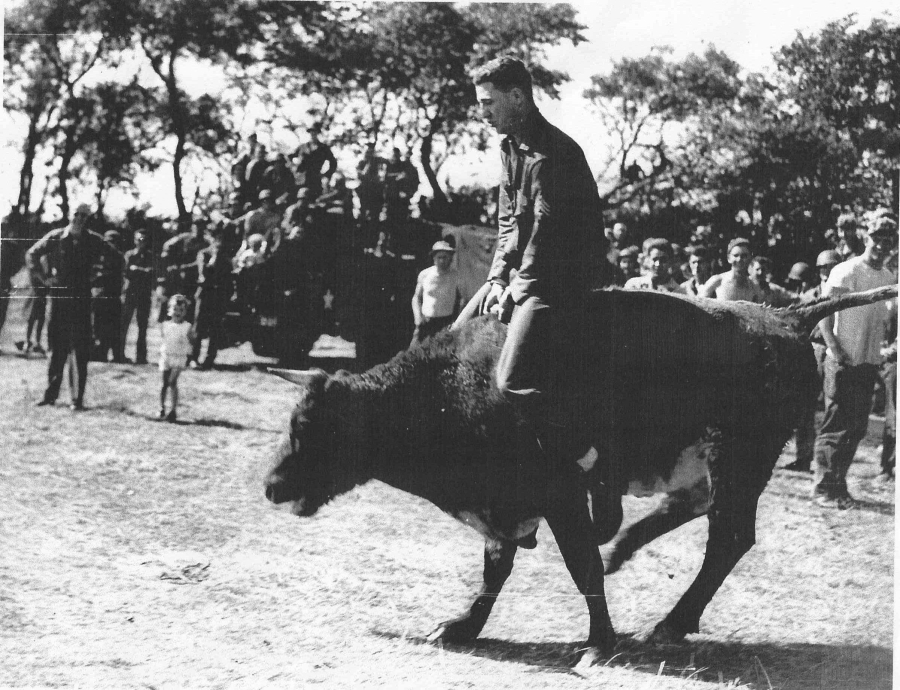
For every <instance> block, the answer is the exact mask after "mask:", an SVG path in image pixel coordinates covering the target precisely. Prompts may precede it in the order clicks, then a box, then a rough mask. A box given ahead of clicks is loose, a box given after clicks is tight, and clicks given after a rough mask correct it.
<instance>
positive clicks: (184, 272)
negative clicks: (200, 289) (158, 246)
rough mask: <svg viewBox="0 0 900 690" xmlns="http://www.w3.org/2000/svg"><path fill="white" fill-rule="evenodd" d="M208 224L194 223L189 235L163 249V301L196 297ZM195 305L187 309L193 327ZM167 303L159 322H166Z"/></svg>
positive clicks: (176, 237) (161, 308)
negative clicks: (199, 267) (178, 297)
mask: <svg viewBox="0 0 900 690" xmlns="http://www.w3.org/2000/svg"><path fill="white" fill-rule="evenodd" d="M205 229H206V221H204V220H199V219H198V220H197V221H195V222H194V223H193V224H192V226H191V229H190V230H189V231H188V232H182V233H180V234H178V235H176V236H175V237H173V238H172V239H170V240H167V241H166V243H165V244H164V245H163V248H162V253H161V254H160V259H161V260H162V263H163V266H165V271H166V275H165V278H164V283H163V284H164V295H165V297H164V299H167V298H168V297H169V296H170V295H175V294H181V295H190V296H191V297H193V295H194V293H195V292H197V280H198V275H197V254H198V253H199V252H200V250H201V249H203V248H204V247H205V246H206V239H205V238H204V234H205V233H204V231H205ZM194 307H195V305H194V304H190V305H189V306H188V312H187V320H188V321H190V322H191V323H194V313H195V312H194ZM167 309H168V307H167V303H166V302H165V301H164V302H163V303H162V304H161V305H160V308H159V320H160V321H165V320H166V314H167V313H168V311H167Z"/></svg>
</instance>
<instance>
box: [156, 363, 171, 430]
mask: <svg viewBox="0 0 900 690" xmlns="http://www.w3.org/2000/svg"><path fill="white" fill-rule="evenodd" d="M171 374H172V370H171V369H163V371H162V388H161V389H160V391H159V418H160V419H162V418H163V417H165V416H166V392H167V391H168V390H169V377H170V375H171Z"/></svg>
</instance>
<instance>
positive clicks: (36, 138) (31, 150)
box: [14, 117, 41, 218]
mask: <svg viewBox="0 0 900 690" xmlns="http://www.w3.org/2000/svg"><path fill="white" fill-rule="evenodd" d="M40 139H41V133H40V132H39V131H38V126H37V119H36V118H34V117H32V119H31V122H30V123H29V124H28V136H26V137H25V147H24V150H23V151H22V153H23V160H22V169H21V171H20V172H19V198H18V200H17V201H16V207H15V209H14V212H15V213H16V215H18V216H19V217H20V218H25V217H26V216H27V215H28V211H29V207H30V206H31V187H32V184H33V183H34V159H35V156H36V155H37V147H38V143H39V142H40Z"/></svg>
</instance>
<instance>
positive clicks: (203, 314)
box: [192, 230, 231, 369]
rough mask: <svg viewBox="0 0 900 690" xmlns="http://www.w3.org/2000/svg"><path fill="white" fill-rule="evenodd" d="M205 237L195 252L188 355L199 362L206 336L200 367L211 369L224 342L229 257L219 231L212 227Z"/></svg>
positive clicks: (229, 271)
mask: <svg viewBox="0 0 900 690" xmlns="http://www.w3.org/2000/svg"><path fill="white" fill-rule="evenodd" d="M207 239H208V241H209V244H208V246H206V247H204V248H203V249H201V250H200V251H199V252H198V253H197V272H198V275H199V285H198V287H197V293H196V303H197V337H196V339H195V340H194V350H193V354H192V359H193V360H194V361H195V362H197V361H199V359H200V345H201V341H202V340H203V339H204V338H209V342H208V344H207V346H206V357H205V358H204V359H203V362H201V363H200V368H201V369H211V368H212V366H213V364H214V363H215V361H216V355H217V354H218V352H219V348H220V347H221V346H222V345H223V344H224V341H225V312H227V311H228V299H229V297H230V296H231V260H230V259H229V257H228V255H227V254H226V252H225V250H224V248H223V243H222V234H221V232H220V231H218V230H213V231H211V232H209V233H208V234H207Z"/></svg>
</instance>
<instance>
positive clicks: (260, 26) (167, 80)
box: [128, 0, 322, 219]
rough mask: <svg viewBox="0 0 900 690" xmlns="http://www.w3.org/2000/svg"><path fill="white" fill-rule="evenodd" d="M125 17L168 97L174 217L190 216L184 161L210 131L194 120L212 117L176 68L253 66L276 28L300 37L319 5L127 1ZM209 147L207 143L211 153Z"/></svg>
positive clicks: (201, 0) (228, 0)
mask: <svg viewBox="0 0 900 690" xmlns="http://www.w3.org/2000/svg"><path fill="white" fill-rule="evenodd" d="M128 13H129V16H130V18H131V24H132V26H133V30H134V33H135V36H136V39H137V41H138V43H139V45H140V46H141V48H142V49H143V51H144V53H145V54H146V55H147V58H148V60H149V62H150V66H151V68H152V69H153V72H154V73H155V74H156V75H157V76H158V77H159V79H160V80H161V81H162V83H163V85H164V87H165V92H166V98H167V101H166V103H167V123H168V128H169V133H170V134H171V135H172V136H174V138H175V147H174V153H173V158H172V171H173V176H174V182H175V203H176V205H177V207H178V215H179V217H180V218H182V219H184V218H187V216H188V210H187V206H186V204H185V200H184V189H183V177H182V162H183V161H184V159H185V156H186V155H187V154H188V153H189V150H191V149H197V148H200V145H199V144H200V139H202V137H203V133H209V131H210V130H209V128H208V127H205V126H204V123H203V122H198V121H197V118H198V117H202V116H209V115H212V114H213V113H214V112H215V110H216V109H217V108H216V107H214V106H213V104H212V99H211V97H207V98H206V99H205V100H204V101H203V102H200V103H197V104H194V105H192V104H190V103H189V101H188V99H187V98H186V95H185V93H184V92H183V91H182V89H181V87H180V86H179V80H178V65H179V63H180V62H181V61H183V60H184V59H185V58H186V57H188V56H190V57H192V58H194V59H196V60H205V61H210V62H213V63H216V64H223V63H226V62H229V61H235V62H237V63H238V64H241V65H251V64H253V63H254V62H255V61H256V60H257V59H258V58H259V53H258V51H257V47H258V46H259V45H260V44H261V43H263V42H265V41H266V40H268V39H270V38H271V37H272V36H273V35H274V34H275V32H276V31H278V30H279V26H280V27H282V30H284V29H285V27H287V28H289V30H290V31H296V32H298V33H302V31H303V28H304V25H305V24H306V23H310V24H312V23H314V22H315V21H316V20H317V17H318V16H319V15H320V14H321V13H322V4H321V3H316V2H303V3H261V2H244V1H242V0H192V1H191V2H185V1H184V0H153V1H145V0H130V2H129V4H128ZM209 144H210V142H209V141H207V142H206V147H205V148H207V149H209Z"/></svg>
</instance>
